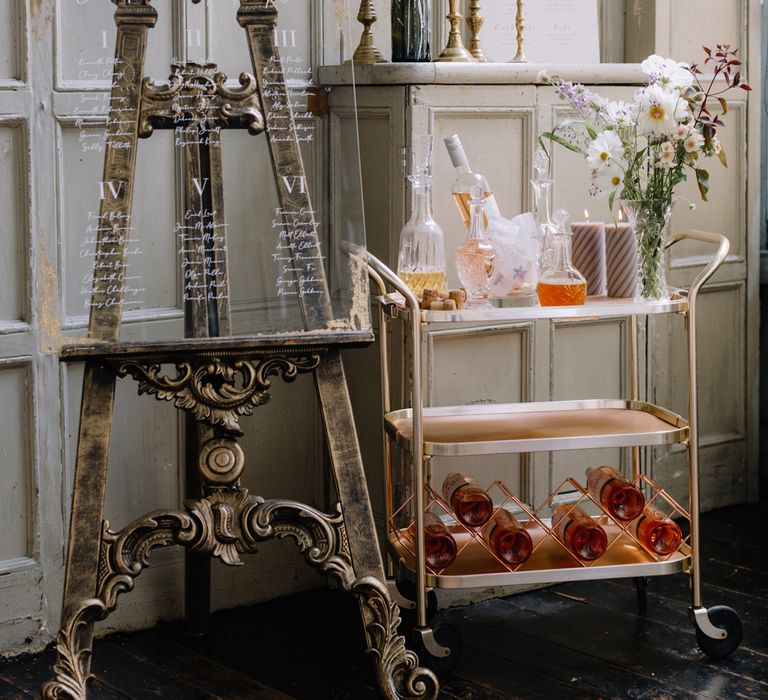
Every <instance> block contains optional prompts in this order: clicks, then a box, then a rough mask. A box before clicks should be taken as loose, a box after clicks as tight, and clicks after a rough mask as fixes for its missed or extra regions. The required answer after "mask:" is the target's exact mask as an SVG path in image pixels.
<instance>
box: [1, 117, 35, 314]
mask: <svg viewBox="0 0 768 700" xmlns="http://www.w3.org/2000/svg"><path fill="white" fill-rule="evenodd" d="M26 150H27V139H26V135H25V125H24V124H23V122H20V121H18V120H15V119H4V118H2V117H0V211H2V212H3V221H4V225H3V226H2V228H0V249H2V250H3V255H2V256H0V279H2V280H3V287H2V294H0V327H2V324H3V322H7V321H21V320H26V319H27V318H28V314H27V308H28V300H27V299H26V294H25V292H26V289H27V288H26V284H27V274H26V270H25V269H24V266H23V265H19V261H20V260H26V259H27V257H28V251H29V240H28V238H27V236H26V235H25V232H26V231H27V230H28V229H27V225H26V217H27V212H26V211H25V207H24V204H25V202H26V200H27V185H26V180H27V177H26V176H27V173H26V172H25V171H26V164H27V160H26V155H25V153H26Z"/></svg>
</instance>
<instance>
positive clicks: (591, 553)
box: [552, 503, 608, 561]
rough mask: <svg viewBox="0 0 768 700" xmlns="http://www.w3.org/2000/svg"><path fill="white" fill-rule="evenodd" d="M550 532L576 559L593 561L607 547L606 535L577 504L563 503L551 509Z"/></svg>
mask: <svg viewBox="0 0 768 700" xmlns="http://www.w3.org/2000/svg"><path fill="white" fill-rule="evenodd" d="M552 532H553V533H554V535H555V537H557V539H559V540H560V541H561V542H562V543H563V544H564V545H565V546H566V547H567V548H568V551H570V552H571V554H573V556H575V557H576V558H577V559H581V560H583V561H594V560H595V559H599V558H600V557H602V556H603V554H605V550H606V549H608V536H607V535H606V534H605V530H603V528H602V527H601V526H600V524H599V523H596V522H595V521H594V520H592V518H590V517H589V515H587V513H586V512H585V511H584V510H583V509H582V508H580V507H579V506H570V505H568V504H567V503H563V504H561V505H559V506H557V507H556V508H554V509H553V510H552Z"/></svg>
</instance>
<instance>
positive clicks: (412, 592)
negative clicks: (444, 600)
mask: <svg viewBox="0 0 768 700" xmlns="http://www.w3.org/2000/svg"><path fill="white" fill-rule="evenodd" d="M395 585H396V586H397V591H398V593H400V595H401V596H403V598H405V599H406V600H410V601H414V602H415V601H416V584H415V583H412V582H411V581H408V580H399V581H397V582H396V584H395ZM436 614H437V593H435V590H434V589H433V588H430V589H429V590H428V591H427V622H429V621H430V620H431V619H432V618H433V617H434V616H435V615H436ZM400 619H401V621H402V624H403V626H404V627H406V628H409V629H410V628H412V627H416V625H417V624H418V619H417V614H416V608H415V607H414V608H404V607H401V608H400Z"/></svg>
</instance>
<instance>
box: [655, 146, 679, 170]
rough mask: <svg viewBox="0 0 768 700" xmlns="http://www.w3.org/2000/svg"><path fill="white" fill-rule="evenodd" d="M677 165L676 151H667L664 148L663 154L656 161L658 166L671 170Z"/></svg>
mask: <svg viewBox="0 0 768 700" xmlns="http://www.w3.org/2000/svg"><path fill="white" fill-rule="evenodd" d="M674 165H675V152H674V150H672V151H665V150H664V149H663V148H662V151H661V156H660V157H659V159H658V160H657V161H656V167H657V168H662V169H664V170H671V169H672V168H673V167H674Z"/></svg>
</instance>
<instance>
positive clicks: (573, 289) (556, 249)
mask: <svg viewBox="0 0 768 700" xmlns="http://www.w3.org/2000/svg"><path fill="white" fill-rule="evenodd" d="M554 219H555V231H554V234H553V235H552V262H551V263H550V265H549V267H547V268H546V269H545V270H543V271H542V273H541V277H539V285H538V292H539V303H540V304H541V305H542V306H580V305H582V304H584V302H585V301H586V300H587V281H586V279H584V275H582V274H581V273H580V272H579V271H578V270H577V269H576V268H575V267H574V266H573V263H572V262H571V239H572V237H573V234H572V233H571V226H570V223H569V221H568V212H567V211H565V209H558V210H557V211H556V212H555V216H554Z"/></svg>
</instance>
